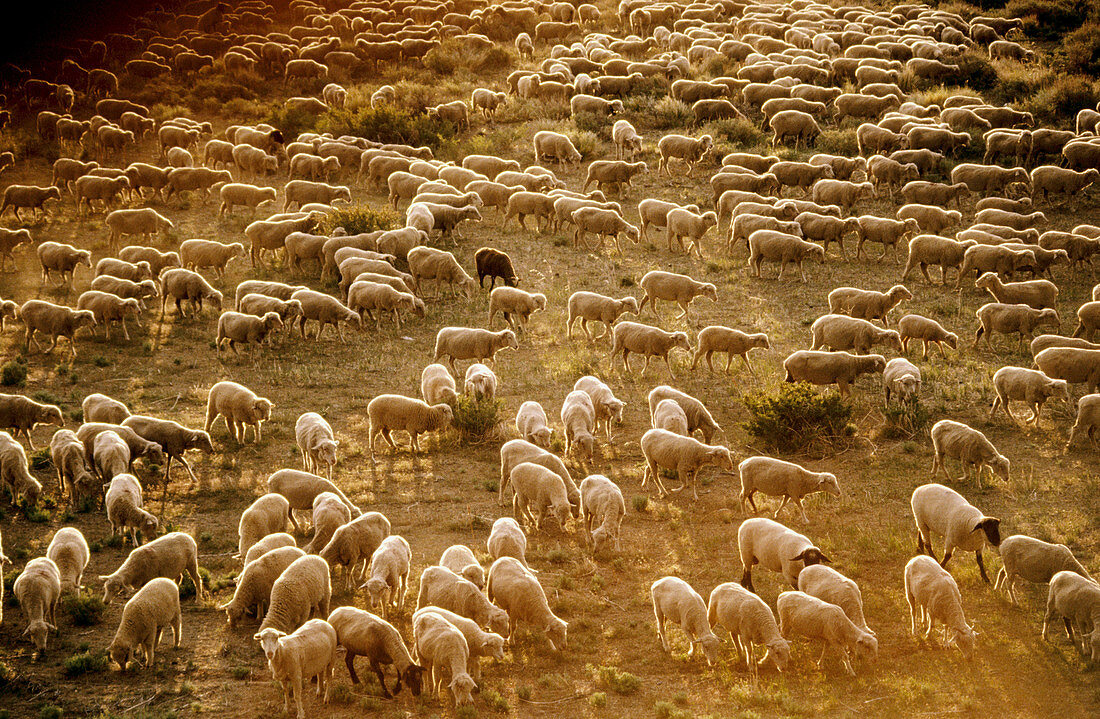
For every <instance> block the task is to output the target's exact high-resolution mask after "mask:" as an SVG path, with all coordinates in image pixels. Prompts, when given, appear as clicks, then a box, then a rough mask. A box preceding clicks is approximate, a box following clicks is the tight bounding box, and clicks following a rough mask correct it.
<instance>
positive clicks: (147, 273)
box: [94, 257, 153, 282]
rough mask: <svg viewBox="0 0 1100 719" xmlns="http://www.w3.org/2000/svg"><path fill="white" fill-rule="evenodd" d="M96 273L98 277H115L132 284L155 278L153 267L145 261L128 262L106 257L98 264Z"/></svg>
mask: <svg viewBox="0 0 1100 719" xmlns="http://www.w3.org/2000/svg"><path fill="white" fill-rule="evenodd" d="M94 272H95V276H96V277H99V276H100V275H113V276H115V277H121V278H123V279H127V280H130V281H131V282H140V281H142V280H145V279H151V278H152V276H153V269H152V266H150V265H149V263H148V262H145V261H144V260H140V261H138V262H126V261H124V260H119V259H116V258H114V257H104V258H103V259H102V260H100V261H99V262H97V263H96V265H95V270H94Z"/></svg>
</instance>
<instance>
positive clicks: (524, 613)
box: [485, 557, 569, 652]
mask: <svg viewBox="0 0 1100 719" xmlns="http://www.w3.org/2000/svg"><path fill="white" fill-rule="evenodd" d="M485 590H486V592H487V594H488V596H489V601H491V602H493V603H495V604H496V605H498V606H500V607H502V608H503V609H504V610H505V611H506V612H507V613H508V634H507V636H508V641H509V642H510V643H514V642H515V640H516V627H517V625H518V624H519V623H520V622H521V621H522V622H526V623H528V624H531V625H532V626H533V627H534V628H535V629H536V630H537V631H539V632H541V633H544V634H545V635H546V639H547V640H548V641H549V642H550V646H551V647H553V648H554V650H555V651H559V652H560V651H561V650H562V649H564V648H565V642H566V632H567V630H568V626H569V625H568V624H567V623H566V622H565V621H563V620H562V619H560V618H559V617H557V616H555V615H554V613H553V612H552V611H550V606H549V605H548V604H547V602H546V593H545V592H544V591H543V589H542V586H541V585H540V584H539V581H538V579H536V578H535V575H533V574H532V573H531V572H530V570H528V569H527V567H525V566H524V565H523V563H522V562H520V561H519V560H518V559H515V558H513V557H501V558H500V559H497V560H496V561H495V562H493V565H492V566H491V567H489V578H488V580H487V581H486V584H485Z"/></svg>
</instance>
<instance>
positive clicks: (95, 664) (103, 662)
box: [65, 650, 108, 677]
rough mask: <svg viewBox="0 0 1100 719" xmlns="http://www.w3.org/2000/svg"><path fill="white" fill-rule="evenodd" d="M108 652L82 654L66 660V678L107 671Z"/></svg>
mask: <svg viewBox="0 0 1100 719" xmlns="http://www.w3.org/2000/svg"><path fill="white" fill-rule="evenodd" d="M107 662H108V659H107V652H105V651H103V650H100V651H98V652H95V653H93V652H81V653H80V654H74V655H72V656H71V657H69V658H68V659H66V660H65V676H67V677H79V676H80V675H82V674H87V673H89V672H103V671H107Z"/></svg>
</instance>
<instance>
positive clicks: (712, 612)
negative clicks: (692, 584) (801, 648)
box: [707, 582, 791, 682]
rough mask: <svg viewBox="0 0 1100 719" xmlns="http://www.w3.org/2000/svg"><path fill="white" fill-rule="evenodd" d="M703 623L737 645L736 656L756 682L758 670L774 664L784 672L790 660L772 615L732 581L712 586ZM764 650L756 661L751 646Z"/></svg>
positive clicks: (762, 601)
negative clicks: (720, 630)
mask: <svg viewBox="0 0 1100 719" xmlns="http://www.w3.org/2000/svg"><path fill="white" fill-rule="evenodd" d="M707 620H708V622H709V623H710V626H711V629H712V630H713V629H716V628H718V627H722V628H723V629H725V630H726V631H728V632H729V633H730V636H731V637H732V638H733V640H734V643H735V644H736V645H737V655H738V658H739V659H743V660H744V662H745V665H746V666H747V667H748V669H749V671H750V672H751V674H752V677H753V682H756V681H757V678H758V674H759V667H760V666H763V665H765V664H774V665H775V667H776V669H778V670H779V671H780V672H782V671H785V670H786V668H787V664H788V662H789V661H790V657H791V644H790V642H788V641H787V640H786V639H784V638H783V637H782V635H780V633H779V627H778V625H777V624H776V620H775V615H774V614H772V610H771V608H770V607H768V605H767V604H765V603H764V600H762V599H760V597H758V596H756V595H755V594H753V593H752V592H750V591H749V590H747V589H745V588H744V587H742V586H741V585H740V584H737V583H735V582H725V583H723V584H719V585H718V586H717V587H715V588H714V589H713V590H712V591H711V593H710V597H709V599H708V600H707ZM758 644H761V645H763V646H764V647H765V649H766V653H765V655H764V657H763V658H762V659H761V660H760V661H759V662H757V661H756V657H755V647H756V645H758Z"/></svg>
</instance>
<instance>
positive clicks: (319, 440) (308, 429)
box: [294, 412, 339, 482]
mask: <svg viewBox="0 0 1100 719" xmlns="http://www.w3.org/2000/svg"><path fill="white" fill-rule="evenodd" d="M294 438H295V441H296V442H297V443H298V450H299V451H300V452H301V453H302V469H304V470H305V471H307V472H313V473H317V472H318V471H319V470H320V469H321V467H322V466H325V467H327V469H328V481H330V482H331V481H332V468H333V467H334V466H335V465H336V447H337V445H338V444H339V442H337V441H336V439H335V438H334V437H333V434H332V426H331V425H329V423H328V422H326V421H325V418H324V417H322V416H321V415H319V414H317V413H316V412H306V413H304V414H302V415H300V416H299V417H298V420H297V421H296V422H295V423H294Z"/></svg>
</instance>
